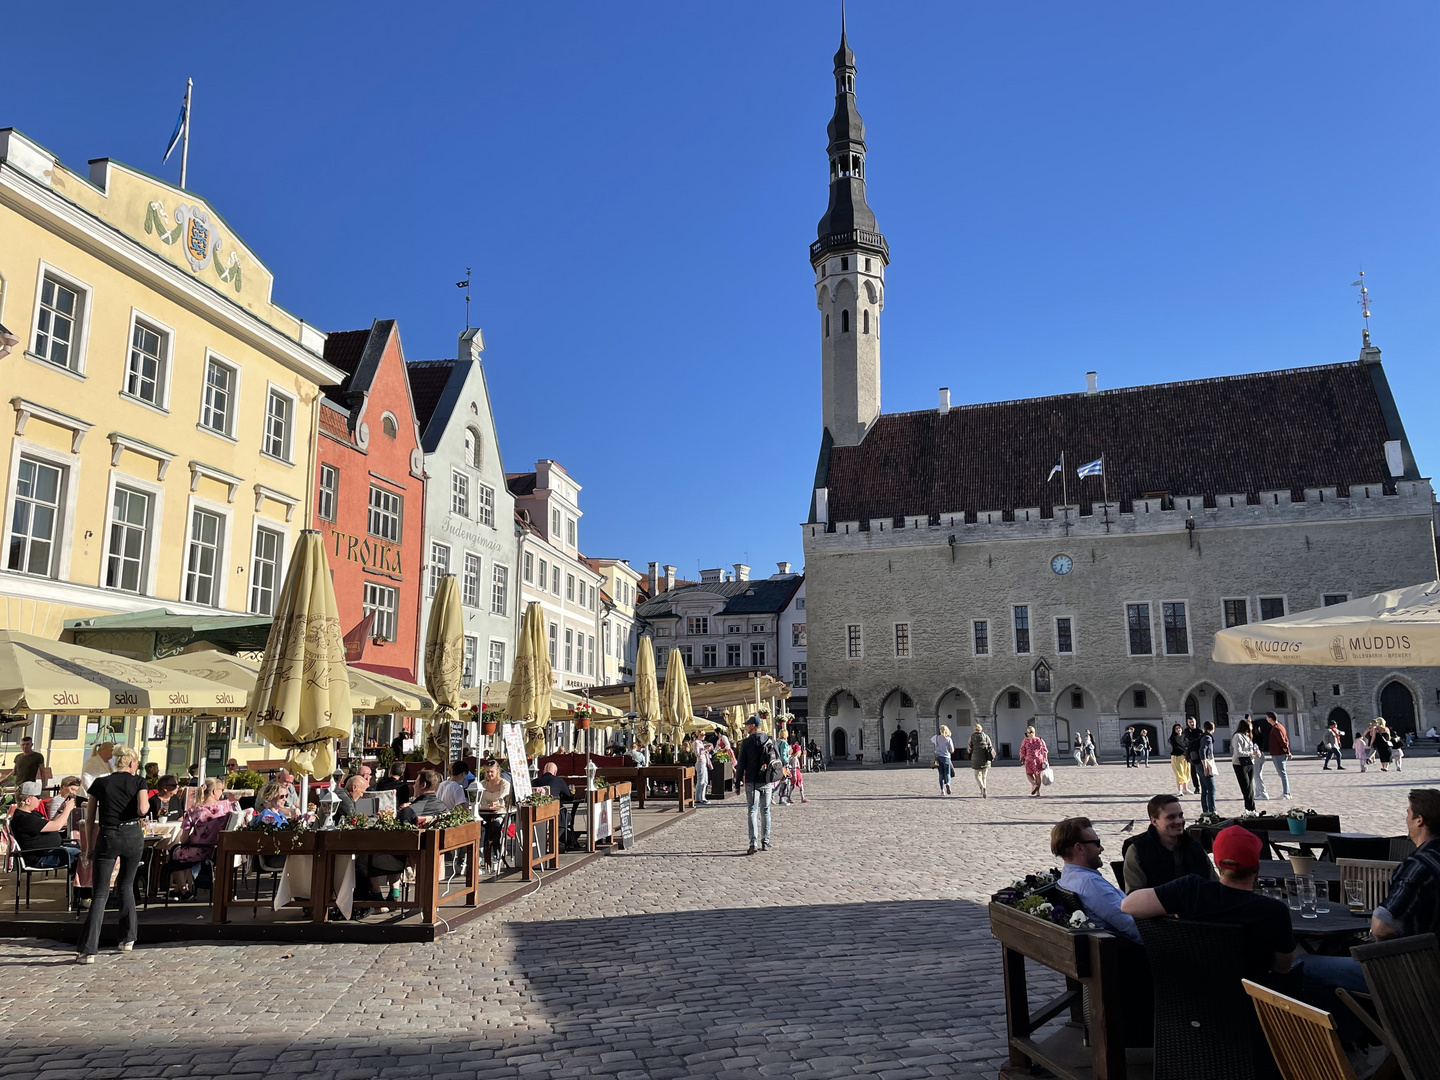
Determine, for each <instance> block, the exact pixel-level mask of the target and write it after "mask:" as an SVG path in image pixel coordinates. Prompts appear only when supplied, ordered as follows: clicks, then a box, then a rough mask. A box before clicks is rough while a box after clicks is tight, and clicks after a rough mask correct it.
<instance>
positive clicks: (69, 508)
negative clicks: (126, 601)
mask: <svg viewBox="0 0 1440 1080" xmlns="http://www.w3.org/2000/svg"><path fill="white" fill-rule="evenodd" d="M40 362H41V363H45V361H43V360H42V361H40ZM22 457H31V458H35V459H36V460H37V461H40V462H43V463H44V464H46V465H51V466H54V467H55V468H58V469H59V470H60V471H61V472H62V473H64V474H65V475H64V481H63V482H64V484H65V490H64V492H63V493H62V494H61V499H60V508H61V514H60V521H59V527H60V530H61V531H60V542H59V544H58V545H54V544H53V543H52V550H51V553H50V563H51V567H52V570H51V573H49V574H47V575H45V576H44V577H41V576H40V575H38V574H28V573H25V572H24V571H22V570H10V569H8V568H7V567H8V565H9V559H10V530H11V529H12V528H13V527H14V524H15V493H16V488H17V487H18V481H19V476H20V459H21V458H22ZM79 475H80V457H79V455H78V454H73V455H72V454H65V453H62V452H61V451H58V450H52V449H50V448H49V447H48V446H41V445H39V444H38V443H32V442H28V441H27V440H25V439H20V438H16V439H14V440H12V441H11V443H10V486H9V487H7V488H6V489H5V522H4V535H5V548H4V551H5V557H4V559H3V560H0V573H4V574H15V575H17V576H20V577H27V578H31V579H33V580H36V581H69V580H70V549H71V545H72V544H73V542H74V533H75V506H76V503H77V496H78V489H79V486H80V484H79Z"/></svg>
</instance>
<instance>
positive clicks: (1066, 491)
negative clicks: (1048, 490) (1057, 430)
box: [1060, 450, 1070, 521]
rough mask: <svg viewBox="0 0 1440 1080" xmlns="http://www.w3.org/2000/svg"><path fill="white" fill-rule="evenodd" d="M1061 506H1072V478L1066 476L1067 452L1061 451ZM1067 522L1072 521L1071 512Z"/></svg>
mask: <svg viewBox="0 0 1440 1080" xmlns="http://www.w3.org/2000/svg"><path fill="white" fill-rule="evenodd" d="M1060 505H1062V506H1067V507H1068V506H1069V505H1070V478H1069V477H1068V476H1066V475H1065V451H1064V450H1061V451H1060ZM1065 520H1066V521H1069V520H1070V515H1069V512H1068V511H1067V512H1066V515H1065Z"/></svg>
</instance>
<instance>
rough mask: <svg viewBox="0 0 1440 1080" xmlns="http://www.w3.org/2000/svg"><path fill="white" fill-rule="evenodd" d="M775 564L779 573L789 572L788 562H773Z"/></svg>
mask: <svg viewBox="0 0 1440 1080" xmlns="http://www.w3.org/2000/svg"><path fill="white" fill-rule="evenodd" d="M775 566H776V567H777V568H778V569H779V571H780V573H782V574H788V573H790V564H789V563H788V562H777V563H776V564H775Z"/></svg>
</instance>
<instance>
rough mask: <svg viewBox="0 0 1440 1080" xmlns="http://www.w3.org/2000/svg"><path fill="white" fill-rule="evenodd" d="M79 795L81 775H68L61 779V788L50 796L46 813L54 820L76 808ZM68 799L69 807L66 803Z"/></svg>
mask: <svg viewBox="0 0 1440 1080" xmlns="http://www.w3.org/2000/svg"><path fill="white" fill-rule="evenodd" d="M79 797H80V777H78V776H67V777H65V779H64V780H61V781H60V786H59V788H57V789H56V791H55V794H54V795H52V796H51V797H50V802H49V804H48V805H47V806H46V813H47V815H48V816H49V818H50V820H51V821H54V820H55V819H56V818H57V817H59V816H60V815H61V814H68V813H69V812H70V811H71V810H73V809H74V808H75V805H76V799H77V798H79ZM67 801H68V802H69V803H70V805H69V806H68V807H67V806H66V805H65V803H66V802H67Z"/></svg>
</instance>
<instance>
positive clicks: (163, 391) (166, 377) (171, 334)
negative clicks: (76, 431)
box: [120, 307, 175, 416]
mask: <svg viewBox="0 0 1440 1080" xmlns="http://www.w3.org/2000/svg"><path fill="white" fill-rule="evenodd" d="M140 324H144V326H145V328H146V329H147V330H149V331H150V332H151V333H153V334H156V335H158V336H159V338H160V353H161V355H160V356H159V357H158V359H159V362H160V377H159V378H158V379H156V380H155V394H156V400H154V401H147V400H145V399H144V398H143V397H141V396H140V395H139V394H132V393H130V391H129V390H128V389H127V384H128V383H129V382H130V360H131V353H132V351H133V350H134V348H135V327H136V326H137V325H140ZM174 356H175V331H174V329H173V328H171V327H169V326H167V325H165V324H164V323H163V322H161V321H160V320H159V319H156V318H153V317H152V316H150V315H147V314H145V312H143V311H141V310H140V309H139V308H134V307H132V308H131V309H130V328H129V330H127V331H126V334H125V364H124V367H123V369H122V376H121V380H120V396H121V397H123V398H124V399H125V400H126V401H130V402H133V403H134V404H136V405H140V406H142V407H144V408H146V409H154V410H155V411H156V412H159V413H163V414H165V415H166V416H168V415H170V378H171V373H172V372H173V371H174V370H175V364H174Z"/></svg>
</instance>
